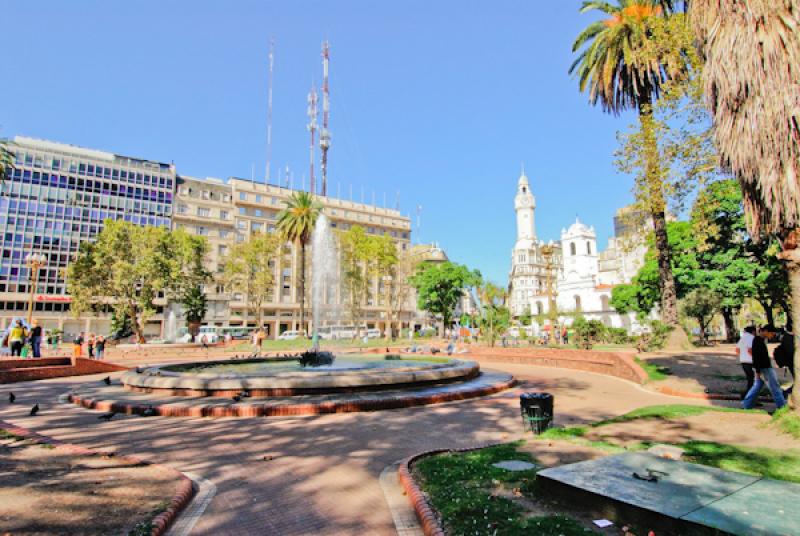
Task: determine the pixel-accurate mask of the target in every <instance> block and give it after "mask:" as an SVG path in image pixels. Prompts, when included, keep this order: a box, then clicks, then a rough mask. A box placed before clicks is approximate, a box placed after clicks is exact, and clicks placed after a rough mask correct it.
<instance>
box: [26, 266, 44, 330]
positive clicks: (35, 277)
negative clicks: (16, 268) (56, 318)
mask: <svg viewBox="0 0 800 536" xmlns="http://www.w3.org/2000/svg"><path fill="white" fill-rule="evenodd" d="M46 262H47V257H46V256H45V255H44V254H42V253H28V254H27V255H25V264H27V265H28V267H29V268H30V269H31V297H30V300H29V301H28V325H29V326H30V325H31V321H32V320H33V295H34V294H36V283H37V282H38V281H39V268H41V267H42V265H44V263H46Z"/></svg>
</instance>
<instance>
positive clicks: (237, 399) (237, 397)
mask: <svg viewBox="0 0 800 536" xmlns="http://www.w3.org/2000/svg"><path fill="white" fill-rule="evenodd" d="M233 401H234V402H241V401H242V397H241V396H240V395H233Z"/></svg>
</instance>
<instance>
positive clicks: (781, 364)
mask: <svg viewBox="0 0 800 536" xmlns="http://www.w3.org/2000/svg"><path fill="white" fill-rule="evenodd" d="M773 357H775V364H776V365H778V368H787V369H789V374H791V375H792V385H791V386H789V388H788V389H786V390H785V391H784V392H783V397H784V398H789V395H791V394H792V390H793V389H794V333H792V332H791V331H790V330H789V327H788V326H787V327H786V329H784V332H783V337H781V342H780V344H779V345H778V347H777V348H775V353H774V354H773Z"/></svg>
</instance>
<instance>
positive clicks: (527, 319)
mask: <svg viewBox="0 0 800 536" xmlns="http://www.w3.org/2000/svg"><path fill="white" fill-rule="evenodd" d="M532 321H533V312H532V311H531V306H530V305H528V309H527V310H526V311H525V312H524V313H522V314H521V315H519V323H520V324H522V325H523V326H530V325H531V322H532Z"/></svg>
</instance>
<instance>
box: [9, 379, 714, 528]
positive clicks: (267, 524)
mask: <svg viewBox="0 0 800 536" xmlns="http://www.w3.org/2000/svg"><path fill="white" fill-rule="evenodd" d="M492 368H494V369H498V370H503V371H507V372H510V373H512V374H514V375H515V376H516V377H517V378H518V379H519V380H521V381H522V382H523V385H522V386H521V387H520V388H517V389H512V390H510V391H506V392H503V393H499V394H497V395H493V396H489V397H486V398H481V399H474V400H469V401H462V402H452V403H447V404H441V405H436V406H425V407H418V408H409V409H400V410H391V411H380V412H373V413H350V414H329V415H319V416H308V417H280V418H276V417H273V418H220V419H207V418H206V419H204V418H185V419H184V418H169V417H151V418H142V417H135V416H119V417H117V418H115V419H114V420H112V421H111V422H108V423H106V422H101V421H98V420H97V413H96V412H93V411H90V410H86V409H83V408H80V407H77V406H74V405H70V404H60V403H58V397H59V395H62V394H63V393H65V392H66V391H68V390H69V389H71V388H73V387H75V386H77V385H80V384H81V383H84V382H87V381H89V382H96V381H97V380H98V379H99V378H101V377H102V376H95V377H92V376H85V377H76V378H62V379H53V380H43V381H39V382H29V383H24V384H13V385H5V386H2V387H0V419H3V420H6V421H11V422H13V423H15V424H18V425H21V426H25V427H27V428H29V429H31V430H34V431H36V432H39V433H42V434H45V435H49V436H52V437H55V438H57V439H59V440H62V441H68V442H70V443H76V444H79V445H83V446H86V447H92V448H102V449H112V450H117V451H118V452H120V453H126V454H135V455H137V456H139V457H141V458H144V459H150V460H152V461H158V462H160V463H164V464H166V465H169V466H172V467H174V468H176V469H178V470H180V471H184V472H191V473H194V474H196V475H200V476H201V477H203V478H205V479H208V480H210V481H211V482H213V483H214V485H215V486H216V487H217V494H216V495H215V497H214V499H213V500H212V502H211V504H210V505H209V507H208V509H207V510H206V512H205V514H204V515H203V516H202V518H201V519H200V520H199V522H198V523H197V525H195V528H194V531H193V532H192V534H196V535H227V534H230V535H237V536H241V535H244V534H267V535H280V536H290V535H299V534H318V535H334V534H342V535H350V534H353V535H371V534H375V535H389V534H395V531H394V525H393V522H392V517H391V513H390V511H389V509H388V507H387V505H386V500H385V498H384V494H383V491H382V489H381V486H380V483H379V478H380V474H381V471H382V470H383V469H384V468H385V467H386V466H387V465H389V464H391V463H394V462H396V461H398V460H399V459H402V458H404V457H406V456H409V455H412V454H415V453H418V452H420V451H424V450H430V449H434V448H453V447H466V446H472V445H475V444H478V443H485V442H493V441H504V440H511V439H513V438H515V437H517V436H518V435H519V434H520V433H521V425H520V421H519V410H518V399H517V397H518V395H519V392H520V391H521V390H532V389H543V390H547V391H549V392H552V393H553V394H554V395H555V400H556V423H557V424H571V423H576V422H585V421H590V420H596V419H600V418H606V417H611V416H614V415H619V414H622V413H624V412H627V411H630V410H632V409H635V408H637V407H640V406H644V405H651V404H664V403H675V402H678V401H679V399H675V398H673V397H668V396H664V395H660V394H656V393H652V392H648V391H645V390H644V389H642V388H641V387H639V386H636V385H634V384H632V383H630V382H626V381H623V380H619V379H616V378H611V377H606V376H602V375H598V374H592V373H586V372H578V371H568V370H560V369H554V368H543V367H534V366H529V365H516V364H501V363H497V364H492ZM9 390H13V391H14V392H15V393H16V395H17V397H18V399H17V404H14V405H10V404H7V403H6V402H5V399H6V396H7V392H8V391H9ZM35 401H38V402H39V404H40V405H41V407H42V411H41V413H40V414H39V416H37V417H29V416H28V409H29V408H30V406H31V405H32V404H33V402H35ZM685 402H686V401H681V403H685ZM696 403H698V404H708V403H710V402H708V401H701V400H698V401H696ZM265 456H267V457H271V459H269V460H268V461H265V460H264V459H263V458H264V457H265Z"/></svg>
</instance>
